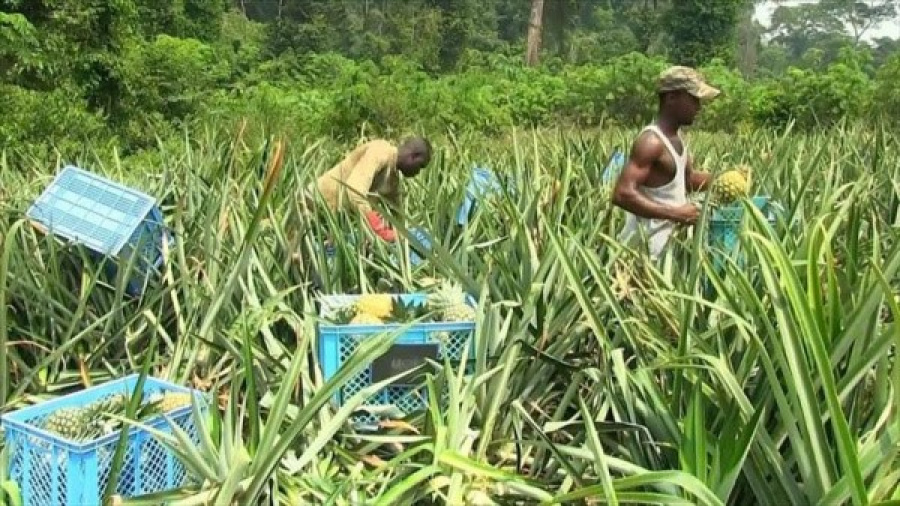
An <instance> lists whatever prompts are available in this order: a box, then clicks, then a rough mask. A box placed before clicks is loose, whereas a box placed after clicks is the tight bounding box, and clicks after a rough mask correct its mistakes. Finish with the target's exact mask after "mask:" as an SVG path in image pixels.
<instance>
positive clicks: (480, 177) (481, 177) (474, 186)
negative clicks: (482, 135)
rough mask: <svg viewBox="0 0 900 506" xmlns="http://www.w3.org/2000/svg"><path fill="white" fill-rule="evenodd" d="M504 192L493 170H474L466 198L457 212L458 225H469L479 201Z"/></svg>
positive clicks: (478, 168) (479, 168)
mask: <svg viewBox="0 0 900 506" xmlns="http://www.w3.org/2000/svg"><path fill="white" fill-rule="evenodd" d="M502 191H503V184H502V183H501V182H500V180H499V179H498V178H497V175H496V174H494V172H493V171H492V170H490V169H485V168H483V167H475V168H474V169H472V175H471V177H470V179H469V184H468V185H467V186H466V193H465V197H464V198H463V202H462V204H460V206H459V209H458V210H457V212H456V222H457V224H458V225H466V224H468V223H469V218H470V217H471V216H472V213H473V212H474V210H475V207H476V206H477V204H478V200H479V199H481V198H484V197H486V196H488V195H491V194H496V193H500V192H502Z"/></svg>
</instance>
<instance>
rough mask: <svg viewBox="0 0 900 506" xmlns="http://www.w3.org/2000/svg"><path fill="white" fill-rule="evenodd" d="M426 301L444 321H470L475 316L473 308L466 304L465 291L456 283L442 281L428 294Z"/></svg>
mask: <svg viewBox="0 0 900 506" xmlns="http://www.w3.org/2000/svg"><path fill="white" fill-rule="evenodd" d="M427 303H428V306H429V307H431V308H432V309H433V310H434V311H436V312H437V313H438V314H440V316H441V320H442V321H445V322H470V321H473V320H474V319H475V317H476V314H475V308H473V307H472V306H470V305H469V304H468V302H467V301H466V293H465V292H464V291H463V289H462V286H461V285H460V284H458V283H451V282H448V281H444V282H443V283H441V285H440V287H439V288H438V289H437V290H436V291H434V292H432V293H430V294H428V298H427Z"/></svg>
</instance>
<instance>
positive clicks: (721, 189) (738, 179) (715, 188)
mask: <svg viewBox="0 0 900 506" xmlns="http://www.w3.org/2000/svg"><path fill="white" fill-rule="evenodd" d="M712 193H713V198H714V200H715V201H716V202H717V203H719V204H730V203H732V202H734V201H735V200H737V199H739V198H742V197H747V196H749V194H750V168H749V167H748V166H746V165H741V166H738V167H737V168H734V169H731V170H728V171H725V172H723V173H722V174H721V175H720V176H719V177H717V178H716V180H715V181H714V182H713V185H712Z"/></svg>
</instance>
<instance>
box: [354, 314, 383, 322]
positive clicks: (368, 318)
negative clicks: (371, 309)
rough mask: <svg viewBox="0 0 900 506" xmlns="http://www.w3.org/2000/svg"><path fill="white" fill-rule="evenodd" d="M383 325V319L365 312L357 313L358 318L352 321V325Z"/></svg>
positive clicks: (355, 317)
mask: <svg viewBox="0 0 900 506" xmlns="http://www.w3.org/2000/svg"><path fill="white" fill-rule="evenodd" d="M382 323H384V320H382V319H381V318H379V317H377V316H375V315H373V314H369V313H363V312H360V313H357V314H356V316H354V317H353V318H352V319H351V320H350V325H381V324H382Z"/></svg>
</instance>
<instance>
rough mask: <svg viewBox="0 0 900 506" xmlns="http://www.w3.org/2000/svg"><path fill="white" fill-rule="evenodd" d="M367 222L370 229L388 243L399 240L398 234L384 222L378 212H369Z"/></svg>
mask: <svg viewBox="0 0 900 506" xmlns="http://www.w3.org/2000/svg"><path fill="white" fill-rule="evenodd" d="M366 221H368V222H369V227H371V228H372V231H373V232H375V233H376V234H377V235H378V237H381V238H382V239H383V240H385V241H388V242H392V241H395V240H397V232H395V231H394V230H392V229H391V227H390V226H389V225H388V224H387V223H385V222H384V219H383V218H382V217H381V215H380V214H378V212H377V211H369V212H367V213H366Z"/></svg>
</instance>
